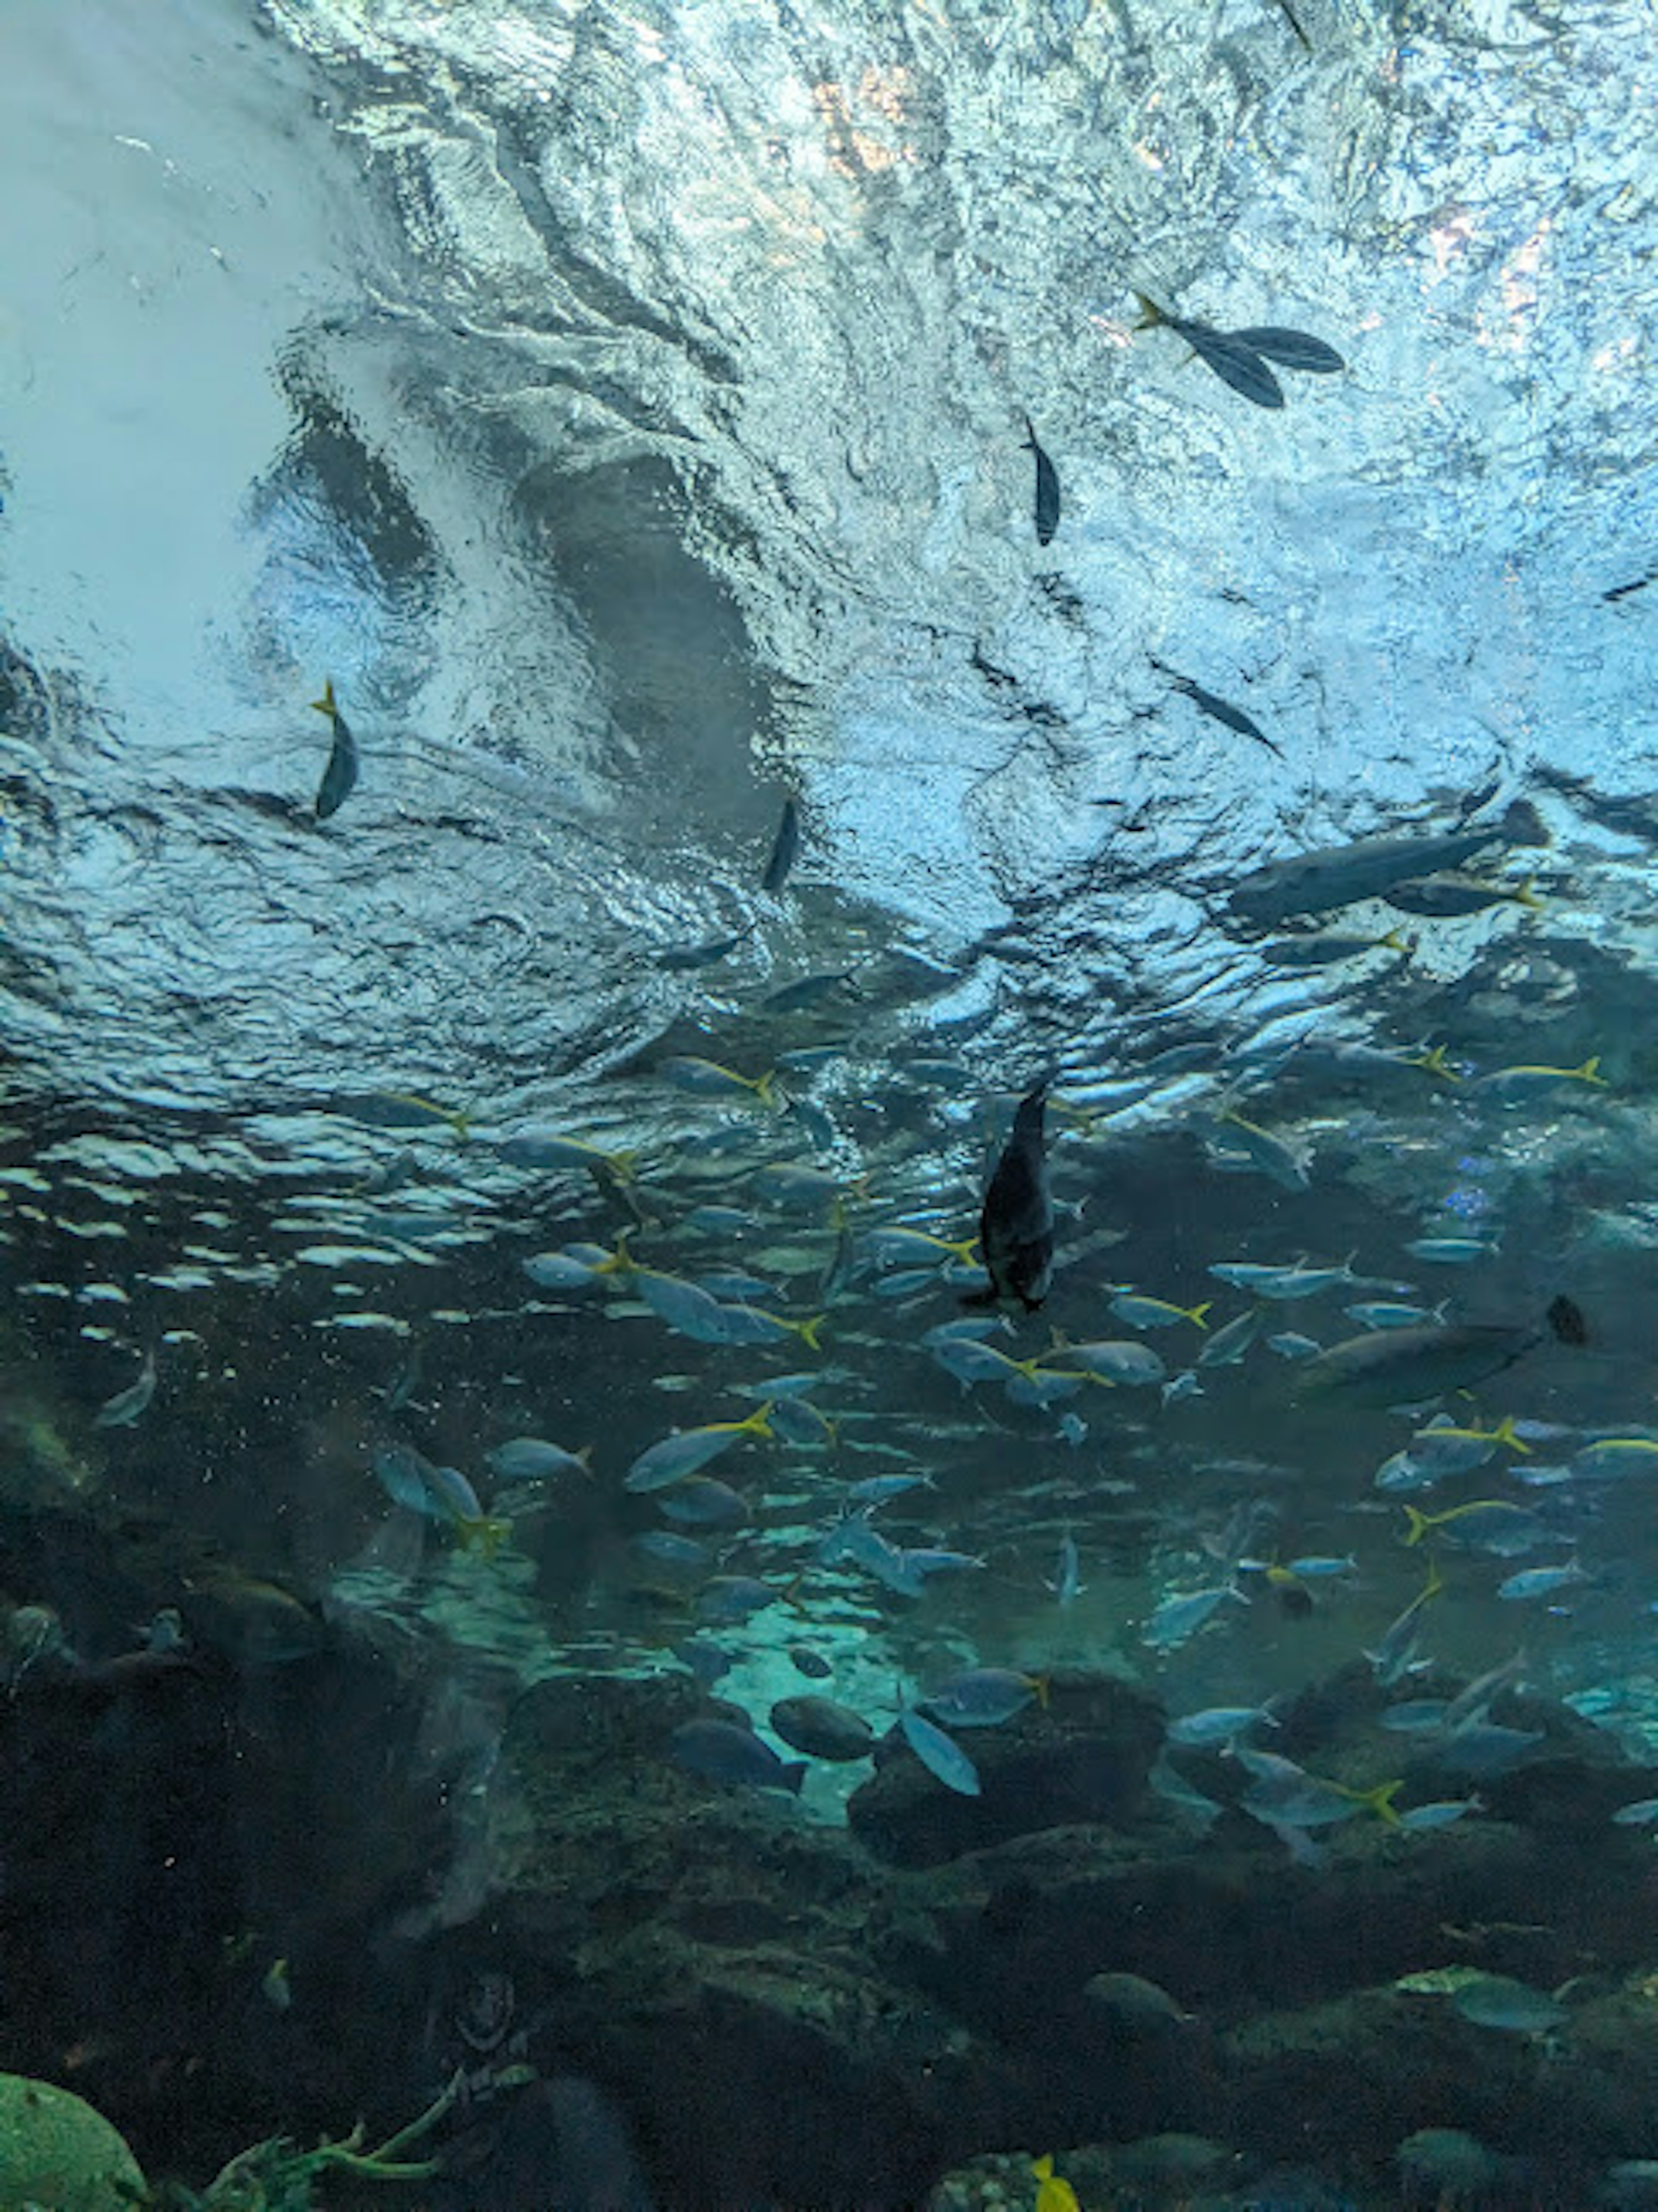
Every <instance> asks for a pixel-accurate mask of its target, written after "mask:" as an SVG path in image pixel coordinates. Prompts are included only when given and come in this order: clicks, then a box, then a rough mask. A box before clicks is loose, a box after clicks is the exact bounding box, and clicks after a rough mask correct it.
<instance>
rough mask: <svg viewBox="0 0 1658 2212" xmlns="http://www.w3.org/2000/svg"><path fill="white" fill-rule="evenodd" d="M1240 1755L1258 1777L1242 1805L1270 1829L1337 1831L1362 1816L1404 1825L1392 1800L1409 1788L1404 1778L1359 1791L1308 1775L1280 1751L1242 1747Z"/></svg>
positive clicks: (1243, 1799)
mask: <svg viewBox="0 0 1658 2212" xmlns="http://www.w3.org/2000/svg"><path fill="white" fill-rule="evenodd" d="M1237 1756H1238V1759H1239V1760H1240V1761H1241V1762H1242V1765H1244V1766H1246V1767H1247V1768H1248V1771H1249V1772H1250V1774H1251V1775H1252V1776H1253V1777H1254V1780H1253V1781H1252V1782H1251V1784H1250V1785H1249V1787H1248V1790H1245V1792H1244V1793H1243V1796H1242V1797H1241V1798H1240V1799H1239V1800H1238V1802H1239V1803H1240V1804H1241V1805H1242V1808H1243V1809H1244V1811H1245V1812H1246V1813H1253V1814H1254V1817H1255V1818H1256V1820H1261V1821H1264V1822H1265V1823H1266V1826H1268V1827H1271V1828H1275V1829H1286V1828H1290V1829H1307V1828H1328V1827H1334V1826H1339V1824H1340V1823H1341V1822H1343V1821H1345V1820H1352V1819H1354V1818H1355V1817H1356V1816H1357V1814H1360V1813H1363V1812H1371V1813H1374V1814H1376V1818H1377V1819H1378V1820H1383V1821H1385V1822H1387V1824H1388V1826H1390V1827H1397V1826H1400V1815H1399V1814H1397V1813H1396V1812H1395V1811H1394V1802H1393V1801H1394V1797H1395V1796H1397V1794H1398V1793H1399V1791H1400V1790H1402V1789H1403V1788H1404V1786H1405V1784H1404V1780H1403V1778H1402V1777H1400V1778H1396V1779H1394V1781H1391V1782H1379V1783H1377V1784H1376V1786H1375V1787H1374V1788H1373V1789H1370V1790H1355V1789H1352V1788H1350V1787H1349V1785H1348V1784H1346V1783H1345V1782H1330V1781H1327V1780H1326V1778H1324V1777H1323V1776H1322V1775H1319V1774H1309V1772H1308V1771H1307V1770H1306V1768H1305V1767H1303V1766H1298V1765H1297V1764H1296V1762H1295V1760H1294V1759H1284V1758H1281V1757H1280V1756H1279V1754H1278V1753H1277V1752H1271V1751H1251V1750H1249V1748H1248V1747H1247V1745H1243V1744H1240V1745H1239V1746H1238V1747H1237Z"/></svg>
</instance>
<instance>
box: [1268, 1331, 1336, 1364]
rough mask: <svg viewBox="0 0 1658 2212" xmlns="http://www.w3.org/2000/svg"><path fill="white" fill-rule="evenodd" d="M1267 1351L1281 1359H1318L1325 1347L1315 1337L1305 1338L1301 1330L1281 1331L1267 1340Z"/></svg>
mask: <svg viewBox="0 0 1658 2212" xmlns="http://www.w3.org/2000/svg"><path fill="white" fill-rule="evenodd" d="M1266 1349H1267V1350H1268V1351H1269V1352H1277V1354H1278V1358H1280V1359H1316V1358H1318V1355H1319V1353H1320V1352H1322V1351H1323V1349H1324V1346H1322V1344H1321V1343H1320V1341H1319V1340H1318V1339H1317V1337H1315V1336H1303V1334H1302V1333H1301V1331H1300V1330H1299V1329H1297V1328H1286V1329H1281V1330H1280V1331H1279V1332H1278V1334H1277V1335H1276V1336H1269V1337H1268V1338H1267V1340H1266Z"/></svg>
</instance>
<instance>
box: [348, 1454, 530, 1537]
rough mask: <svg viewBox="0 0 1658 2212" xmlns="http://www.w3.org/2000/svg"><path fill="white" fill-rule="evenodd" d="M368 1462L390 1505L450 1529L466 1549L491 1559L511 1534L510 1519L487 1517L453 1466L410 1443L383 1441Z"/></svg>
mask: <svg viewBox="0 0 1658 2212" xmlns="http://www.w3.org/2000/svg"><path fill="white" fill-rule="evenodd" d="M372 1464H373V1467H374V1474H375V1478H376V1480H378V1481H379V1483H380V1487H381V1489H382V1490H384V1491H385V1492H386V1496H387V1497H388V1498H391V1500H392V1503H393V1504H396V1505H401V1506H404V1507H405V1508H406V1509H407V1510H409V1511H410V1512H411V1513H418V1514H419V1515H420V1516H422V1519H423V1520H427V1521H434V1522H437V1523H438V1524H439V1525H440V1527H443V1528H450V1529H452V1530H453V1532H454V1534H455V1535H456V1537H457V1539H458V1540H459V1542H460V1543H461V1544H463V1545H464V1546H465V1547H466V1548H467V1549H468V1550H469V1551H477V1552H481V1553H483V1557H484V1558H485V1559H493V1558H494V1557H495V1553H496V1552H497V1551H499V1549H500V1548H501V1543H502V1541H504V1540H505V1539H506V1538H507V1536H509V1535H510V1534H512V1528H513V1524H512V1522H510V1521H502V1520H496V1519H493V1518H492V1517H491V1516H489V1514H487V1513H486V1512H485V1511H484V1510H483V1506H482V1505H481V1504H479V1502H478V1494H477V1491H476V1490H474V1489H473V1487H472V1486H471V1483H470V1482H469V1481H468V1480H466V1477H465V1475H464V1474H461V1472H460V1471H459V1468H452V1467H438V1466H436V1465H435V1464H434V1462H432V1461H431V1460H429V1459H428V1458H426V1456H425V1455H424V1454H422V1453H421V1452H417V1451H416V1449H415V1448H414V1446H413V1445H412V1444H406V1443H393V1444H383V1445H381V1446H380V1449H379V1450H377V1451H376V1452H375V1454H374V1460H373V1462H372Z"/></svg>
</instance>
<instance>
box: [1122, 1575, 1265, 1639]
mask: <svg viewBox="0 0 1658 2212" xmlns="http://www.w3.org/2000/svg"><path fill="white" fill-rule="evenodd" d="M1229 1597H1230V1598H1233V1599H1235V1600H1236V1601H1237V1603H1238V1604H1239V1605H1248V1602H1249V1601H1248V1598H1247V1597H1246V1596H1245V1595H1244V1594H1243V1592H1242V1590H1241V1589H1238V1588H1237V1587H1236V1584H1235V1583H1216V1584H1215V1585H1214V1586H1213V1587H1212V1588H1211V1589H1199V1590H1175V1591H1173V1592H1171V1593H1170V1595H1169V1596H1167V1597H1165V1598H1164V1599H1163V1601H1162V1602H1161V1603H1160V1604H1159V1605H1158V1606H1157V1607H1156V1609H1155V1610H1154V1612H1153V1613H1152V1614H1151V1618H1150V1620H1147V1622H1146V1624H1145V1627H1144V1628H1142V1629H1141V1631H1140V1642H1141V1643H1142V1644H1149V1645H1150V1646H1151V1650H1153V1651H1175V1650H1179V1648H1180V1646H1181V1644H1185V1643H1187V1641H1188V1640H1189V1639H1190V1638H1192V1637H1193V1636H1195V1635H1196V1634H1197V1632H1198V1631H1199V1629H1200V1628H1201V1627H1202V1626H1203V1625H1204V1623H1205V1622H1206V1620H1208V1619H1209V1618H1210V1616H1211V1615H1212V1613H1214V1612H1215V1611H1216V1609H1217V1607H1218V1606H1219V1605H1220V1604H1221V1603H1222V1601H1224V1599H1226V1598H1229Z"/></svg>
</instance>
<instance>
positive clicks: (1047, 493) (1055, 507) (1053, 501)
mask: <svg viewBox="0 0 1658 2212" xmlns="http://www.w3.org/2000/svg"><path fill="white" fill-rule="evenodd" d="M1024 428H1025V438H1024V444H1025V450H1026V452H1027V453H1034V454H1035V457H1036V543H1037V544H1038V545H1047V544H1050V543H1051V542H1052V540H1053V537H1054V532H1055V531H1056V530H1057V529H1058V528H1059V526H1060V478H1059V471H1057V470H1056V469H1055V468H1054V464H1053V462H1052V461H1051V460H1049V459H1048V455H1047V454H1046V453H1044V452H1043V451H1042V447H1040V446H1039V445H1038V444H1037V442H1036V428H1035V424H1034V423H1033V422H1032V421H1031V419H1030V417H1029V416H1028V415H1027V416H1025V418H1024Z"/></svg>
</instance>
